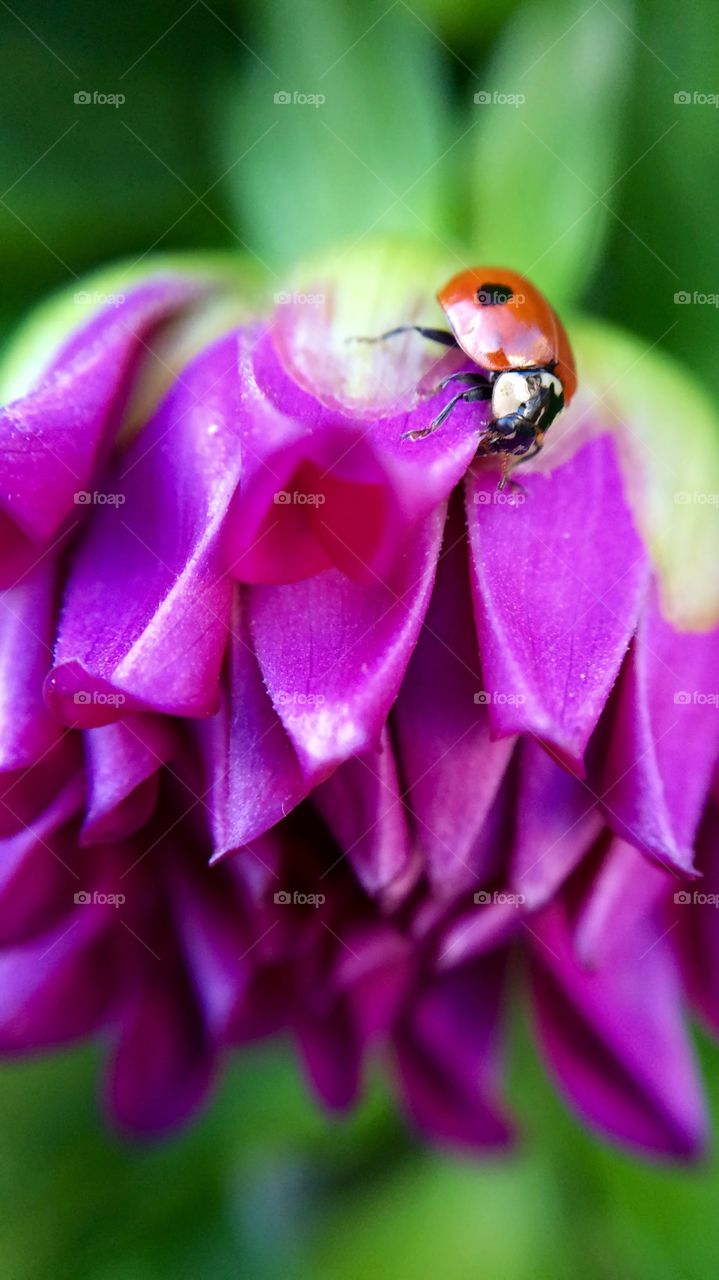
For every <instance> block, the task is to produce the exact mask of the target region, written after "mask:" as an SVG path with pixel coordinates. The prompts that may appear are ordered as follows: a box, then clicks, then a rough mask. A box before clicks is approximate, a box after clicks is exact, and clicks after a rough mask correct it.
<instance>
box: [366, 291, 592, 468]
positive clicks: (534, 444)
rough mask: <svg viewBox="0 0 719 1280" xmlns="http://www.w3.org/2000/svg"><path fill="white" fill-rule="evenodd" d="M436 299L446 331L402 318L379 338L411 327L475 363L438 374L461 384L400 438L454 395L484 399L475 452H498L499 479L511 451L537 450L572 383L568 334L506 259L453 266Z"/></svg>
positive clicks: (413, 434)
mask: <svg viewBox="0 0 719 1280" xmlns="http://www.w3.org/2000/svg"><path fill="white" fill-rule="evenodd" d="M437 299H438V301H439V305H440V306H441V308H442V310H443V311H444V314H445V315H446V317H447V319H448V321H449V323H450V326H451V330H452V331H451V333H448V332H446V331H445V330H443V329H427V328H424V327H423V326H420V325H404V326H402V327H401V328H399V329H392V330H391V331H390V333H387V334H382V338H388V337H392V336H394V335H395V334H398V333H406V332H407V331H408V330H414V331H415V332H417V333H420V334H421V335H422V336H423V337H425V338H429V339H430V340H431V341H433V342H441V343H443V344H444V345H445V346H449V347H461V349H462V350H463V351H464V352H465V354H466V355H468V356H469V358H470V360H473V361H474V363H475V364H476V365H478V366H479V367H478V369H477V371H476V372H475V371H474V370H471V371H469V370H467V371H464V372H462V373H453V374H450V376H449V377H448V378H445V379H444V381H443V382H441V383H440V387H439V388H438V390H439V389H441V388H443V387H445V386H447V385H448V383H450V382H463V383H465V384H466V389H465V390H463V391H459V392H458V393H457V395H455V396H453V397H452V399H451V400H449V401H448V403H447V404H446V405H445V406H444V408H443V409H442V411H441V413H438V414H437V417H436V418H434V419H433V421H432V422H431V423H430V425H429V426H428V427H424V428H423V429H421V430H417V431H408V432H407V434H406V436H404V437H403V438H404V439H408V440H421V439H423V438H424V437H425V436H428V435H431V433H432V432H433V431H436V430H437V427H439V426H441V425H442V423H443V422H444V420H445V418H446V417H447V416H448V414H450V413H451V412H452V409H453V408H454V406H455V404H457V403H458V402H459V401H468V400H469V401H471V400H491V402H492V419H491V421H490V422H489V423H488V424H487V426H486V428H485V429H484V431H483V433H482V437H481V439H480V442H479V449H478V452H479V453H480V454H490V453H497V454H500V455H501V456H502V480H501V484H502V485H503V484H504V483H505V480H506V477H507V474H508V472H509V470H510V469H511V466H512V465H513V464H512V459H513V458H515V459H517V460H520V459H521V460H523V461H525V460H526V459H527V458H530V457H534V455H535V454H537V453H539V450H540V449H541V447H542V443H543V441H544V436H545V434H546V432H547V430H548V428H549V427H550V426H551V424H552V422H553V421H554V419H555V418H556V416H557V414H558V413H559V412H560V411H561V410H562V409H563V408H564V407H565V406H566V405H568V404H569V401H570V400H571V398H572V396H573V395H574V392H575V391H576V389H577V374H576V370H575V365H574V357H573V355H572V349H571V347H570V345H569V339H568V337H567V334H566V331H565V329H564V326H563V324H562V322H561V320H560V319H559V316H558V315H557V313H556V311H555V310H554V308H553V307H552V306H551V305H550V303H549V302H547V299H546V298H545V297H544V295H543V294H541V293H540V292H539V290H538V289H536V288H535V287H534V285H533V284H530V282H529V280H527V279H526V277H525V276H522V275H520V274H519V272H518V271H510V270H507V269H506V268H505V267H470V268H468V269H467V270H466V271H460V272H459V273H458V275H456V276H453V277H452V279H451V280H450V281H448V283H447V284H446V285H444V286H443V288H442V289H440V291H439V293H438V294H437ZM514 465H516V463H515V464H514Z"/></svg>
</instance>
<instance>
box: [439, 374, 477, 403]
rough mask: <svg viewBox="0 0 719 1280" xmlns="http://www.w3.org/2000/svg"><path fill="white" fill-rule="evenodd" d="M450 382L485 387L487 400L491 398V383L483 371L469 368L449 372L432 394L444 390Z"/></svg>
mask: <svg viewBox="0 0 719 1280" xmlns="http://www.w3.org/2000/svg"><path fill="white" fill-rule="evenodd" d="M450 382H468V383H469V384H470V386H473V387H487V388H488V394H487V399H488V400H489V399H490V398H491V395H492V384H491V382H490V381H489V378H487V377H485V375H484V374H483V373H473V372H472V371H471V370H469V369H464V370H460V372H459V373H449V374H448V375H447V377H446V378H443V379H442V381H441V382H439V383H438V384H437V386H436V387H435V388H434V391H433V392H432V395H436V394H437V392H438V391H444V389H445V387H448V386H449V384H450Z"/></svg>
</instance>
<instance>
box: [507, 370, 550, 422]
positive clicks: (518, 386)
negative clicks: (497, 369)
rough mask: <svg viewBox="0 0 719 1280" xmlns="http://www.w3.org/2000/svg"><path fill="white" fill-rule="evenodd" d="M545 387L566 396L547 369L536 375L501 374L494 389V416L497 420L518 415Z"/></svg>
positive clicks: (513, 371)
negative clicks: (514, 414)
mask: <svg viewBox="0 0 719 1280" xmlns="http://www.w3.org/2000/svg"><path fill="white" fill-rule="evenodd" d="M543 387H552V388H553V390H554V393H555V395H557V396H559V397H563V396H564V388H563V387H562V384H561V382H560V381H559V378H555V376H554V374H553V373H549V372H547V370H545V369H541V370H539V371H538V372H536V373H520V372H518V371H517V370H512V371H510V372H508V373H500V375H499V377H498V378H497V379H496V380H495V383H494V387H493V388H492V416H493V417H494V418H495V420H496V419H498V418H506V417H508V416H509V415H510V414H511V413H516V412H517V410H518V409H521V408H522V406H523V405H525V404H526V403H527V401H529V400H531V399H532V396H535V395H536V394H537V392H538V391H540V390H541V389H542V388H543Z"/></svg>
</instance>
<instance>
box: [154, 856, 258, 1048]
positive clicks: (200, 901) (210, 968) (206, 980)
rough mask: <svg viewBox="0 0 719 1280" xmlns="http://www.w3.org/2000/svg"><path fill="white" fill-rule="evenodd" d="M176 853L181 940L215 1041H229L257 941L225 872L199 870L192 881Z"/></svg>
mask: <svg viewBox="0 0 719 1280" xmlns="http://www.w3.org/2000/svg"><path fill="white" fill-rule="evenodd" d="M176 852H177V857H176V865H173V867H172V868H171V881H172V896H173V902H174V906H175V916H176V928H177V931H178V936H179V939H180V943H181V945H182V947H183V950H184V954H185V962H186V965H187V970H188V973H189V975H190V977H191V980H192V984H193V987H194V991H195V997H196V1000H197V1002H198V1004H199V1007H200V1009H201V1011H202V1014H203V1018H204V1022H205V1026H206V1027H207V1030H208V1032H209V1034H210V1036H211V1038H212V1039H213V1040H215V1041H218V1042H219V1041H224V1040H227V1038H228V1035H229V1031H230V1027H231V1025H232V1022H233V1018H234V1015H235V1013H236V1011H237V1009H238V1007H239V1006H240V1005H241V1003H242V1000H243V997H244V996H245V993H246V991H247V989H248V986H249V982H250V977H251V966H252V965H253V962H254V957H253V955H252V942H253V939H252V938H251V936H250V932H249V929H248V928H247V925H246V923H245V920H244V917H243V912H242V907H241V902H240V900H239V897H238V895H237V894H236V893H234V892H233V890H232V882H231V880H230V878H229V877H228V876H227V873H226V871H225V870H224V869H215V870H214V871H209V870H208V869H207V868H206V867H202V866H200V870H199V871H198V873H197V874H196V875H193V874H191V873H189V872H188V870H187V868H186V867H183V865H182V861H181V858H182V850H181V849H180V848H178V849H177V851H176Z"/></svg>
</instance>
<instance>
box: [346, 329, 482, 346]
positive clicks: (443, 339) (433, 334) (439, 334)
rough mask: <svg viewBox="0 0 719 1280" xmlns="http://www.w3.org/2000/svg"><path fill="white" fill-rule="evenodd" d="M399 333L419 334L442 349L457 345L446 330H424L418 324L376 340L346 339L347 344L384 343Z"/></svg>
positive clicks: (378, 336) (385, 334)
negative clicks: (439, 344)
mask: <svg viewBox="0 0 719 1280" xmlns="http://www.w3.org/2000/svg"><path fill="white" fill-rule="evenodd" d="M400 333H419V334H420V335H421V336H422V337H423V338H427V339H428V341H429V342H439V343H441V344H442V346H443V347H456V346H458V345H459V343H458V342H457V339H456V338H455V336H454V334H453V333H448V332H447V330H446V329H425V328H424V326H423V325H419V324H403V325H400V326H399V328H398V329H390V330H388V332H387V333H379V334H378V335H377V337H376V338H348V339H347V341H348V342H384V340H385V338H396V337H397V335H398V334H400Z"/></svg>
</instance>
